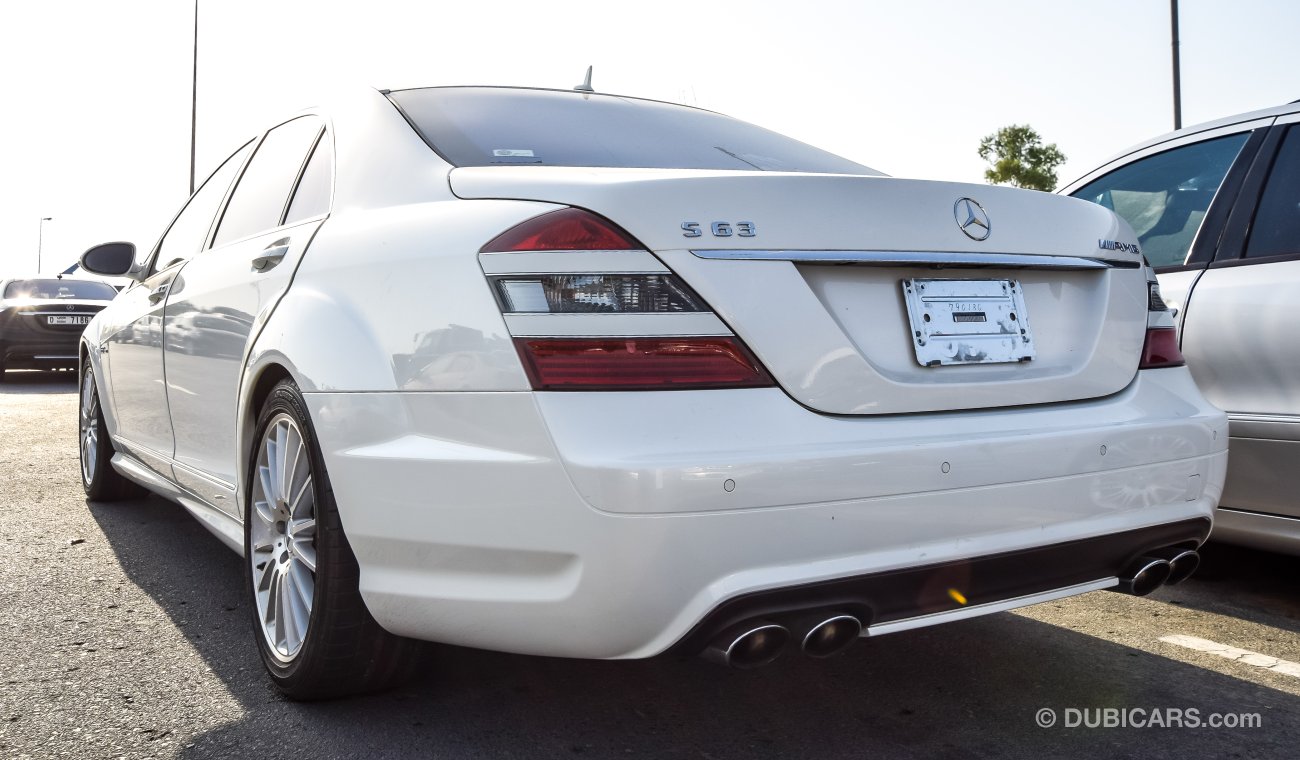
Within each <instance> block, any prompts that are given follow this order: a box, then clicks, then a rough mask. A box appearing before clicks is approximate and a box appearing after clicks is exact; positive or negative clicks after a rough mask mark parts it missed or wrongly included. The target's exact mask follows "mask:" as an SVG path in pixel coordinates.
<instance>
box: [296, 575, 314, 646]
mask: <svg viewBox="0 0 1300 760" xmlns="http://www.w3.org/2000/svg"><path fill="white" fill-rule="evenodd" d="M289 577H291V578H293V588H294V591H295V592H296V593H295V595H294V603H295V607H294V609H295V610H296V611H297V612H299V613H301V614H300V615H299V616H298V622H300V623H301V625H300V626H299V631H301V633H302V636H306V634H307V621H309V620H310V619H311V606H312V595H313V594H315V592H316V582H315V580H313V579H312V575H311V572H310V571H308V570H307V568H306V567H304V566H303V565H302V563H300V562H293V563H290V565H289ZM302 636H300V637H299V638H302Z"/></svg>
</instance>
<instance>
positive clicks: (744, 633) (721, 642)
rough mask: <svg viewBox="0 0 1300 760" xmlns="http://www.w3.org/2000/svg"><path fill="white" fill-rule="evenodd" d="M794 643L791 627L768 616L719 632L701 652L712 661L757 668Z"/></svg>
mask: <svg viewBox="0 0 1300 760" xmlns="http://www.w3.org/2000/svg"><path fill="white" fill-rule="evenodd" d="M788 643H790V631H788V630H786V628H785V627H784V626H780V625H777V624H776V623H769V622H767V621H764V620H754V621H748V622H745V623H740V624H739V625H734V626H732V627H730V628H728V629H726V630H725V631H723V632H722V633H720V634H718V635H717V636H715V637H713V642H712V643H711V644H709V646H708V647H707V648H706V649H705V650H704V652H702V653H701V655H700V656H701V657H703V658H704V659H706V660H708V661H709V662H715V663H717V664H719V665H727V666H730V667H733V668H741V669H745V668H757V667H759V666H762V665H766V664H768V663H770V662H772V661H773V660H775V659H776V658H778V657H780V656H781V653H782V652H784V651H785V647H786V644H788Z"/></svg>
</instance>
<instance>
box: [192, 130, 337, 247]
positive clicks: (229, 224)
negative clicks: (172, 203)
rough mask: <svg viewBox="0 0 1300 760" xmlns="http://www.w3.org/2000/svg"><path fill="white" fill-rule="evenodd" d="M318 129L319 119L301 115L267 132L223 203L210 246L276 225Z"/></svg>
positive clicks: (281, 217)
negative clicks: (222, 209)
mask: <svg viewBox="0 0 1300 760" xmlns="http://www.w3.org/2000/svg"><path fill="white" fill-rule="evenodd" d="M320 130H321V123H320V120H319V119H316V118H314V117H310V116H304V117H302V118H298V119H294V120H293V121H289V122H285V123H284V124H281V125H280V126H278V127H276V128H275V129H272V130H271V131H270V132H268V133H267V135H266V139H265V140H263V141H262V143H261V145H259V146H257V152H256V153H254V154H253V158H252V160H250V161H249V163H248V168H247V169H245V170H244V176H242V177H240V179H239V184H237V185H236V186H235V192H234V194H233V195H231V196H230V202H229V203H227V204H226V211H225V213H224V214H223V215H222V217H221V224H220V226H219V227H217V235H216V237H215V238H214V239H213V241H212V245H213V246H214V247H216V246H220V245H225V244H226V243H230V242H233V241H235V240H242V239H244V238H246V237H249V236H252V235H256V234H257V233H259V232H265V231H266V230H270V229H274V228H276V227H279V226H280V223H281V220H283V219H284V212H285V205H286V204H287V203H288V201H289V192H290V190H292V189H293V183H294V182H295V181H296V180H297V179H298V174H299V172H301V171H302V168H303V162H304V161H306V160H307V152H308V151H309V150H311V147H312V144H313V143H315V142H316V137H317V136H318V135H319V134H320Z"/></svg>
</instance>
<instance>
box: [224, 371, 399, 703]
mask: <svg viewBox="0 0 1300 760" xmlns="http://www.w3.org/2000/svg"><path fill="white" fill-rule="evenodd" d="M256 430H257V433H256V438H255V441H256V442H257V444H256V448H255V449H254V450H253V452H252V454H251V457H250V463H249V464H250V467H249V477H248V485H247V489H248V490H247V491H246V493H247V494H248V499H247V508H246V510H247V511H246V515H245V520H244V556H245V558H246V560H245V563H244V567H245V569H246V576H245V577H246V583H245V586H246V588H247V589H248V593H249V601H250V605H249V606H250V608H251V609H252V613H253V627H254V629H255V635H256V639H257V645H258V650H259V651H260V652H261V655H262V662H263V663H264V664H265V665H266V669H267V671H268V672H269V673H270V675H271V679H272V680H273V681H274V682H275V684H276V686H277V687H279V689H280V690H281V691H282V692H283V693H284V694H285V695H286V696H288V697H290V698H293V699H326V698H330V697H338V696H344V695H347V694H355V693H361V692H367V691H376V690H379V689H383V688H387V687H390V686H393V685H395V684H396V683H399V682H400V681H402V680H404V679H406V678H407V677H409V676H410V675H411V674H412V673H413V672H414V671H415V670H416V666H417V664H418V662H419V661H420V659H421V655H422V652H423V646H422V645H421V644H420V643H419V642H415V641H412V640H409V639H404V638H400V637H398V636H394V635H392V634H390V633H388V632H387V631H385V630H384V629H383V628H381V627H380V626H379V624H378V623H377V622H375V619H374V618H373V617H371V615H370V612H369V611H368V610H367V609H366V607H365V604H364V602H363V601H362V599H361V593H360V591H359V590H358V588H357V585H358V580H359V576H360V569H359V567H358V565H357V560H356V557H355V556H354V555H353V553H352V548H351V546H349V544H348V541H347V537H346V536H345V535H344V534H343V526H342V523H341V522H340V520H339V514H338V506H337V504H336V503H335V501H334V492H333V489H332V487H331V486H330V482H329V476H328V475H327V474H326V472H325V464H324V461H323V459H322V458H321V455H320V449H319V447H318V446H317V444H316V438H315V435H314V433H313V431H312V427H311V422H310V419H309V418H308V416H307V412H306V405H305V403H304V402H303V398H302V394H301V393H300V392H299V390H298V388H297V386H296V385H294V384H293V383H292V382H290V381H288V380H286V381H283V382H281V383H280V384H279V385H277V386H276V387H275V389H274V390H272V391H271V394H270V396H269V397H268V399H267V401H266V403H265V405H264V406H263V407H262V412H261V414H260V415H259V417H258V423H257V429H256Z"/></svg>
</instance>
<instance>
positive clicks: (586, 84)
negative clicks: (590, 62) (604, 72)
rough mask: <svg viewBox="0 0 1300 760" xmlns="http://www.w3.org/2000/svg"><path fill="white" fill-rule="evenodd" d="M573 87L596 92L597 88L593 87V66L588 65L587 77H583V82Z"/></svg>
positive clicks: (581, 90)
mask: <svg viewBox="0 0 1300 760" xmlns="http://www.w3.org/2000/svg"><path fill="white" fill-rule="evenodd" d="M573 89H575V90H577V91H578V92H595V90H593V89H592V88H591V67H590V66H588V67H587V78H586V79H583V80H582V84H580V85H578V86H577V87H574V88H573Z"/></svg>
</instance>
